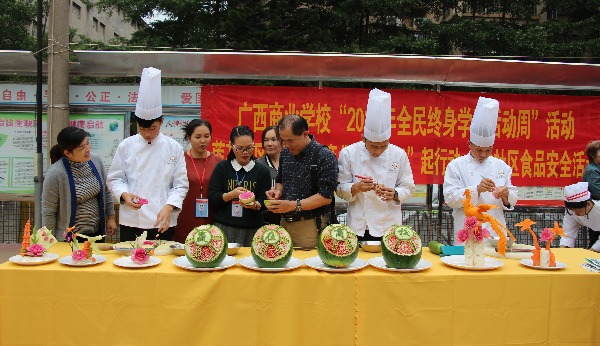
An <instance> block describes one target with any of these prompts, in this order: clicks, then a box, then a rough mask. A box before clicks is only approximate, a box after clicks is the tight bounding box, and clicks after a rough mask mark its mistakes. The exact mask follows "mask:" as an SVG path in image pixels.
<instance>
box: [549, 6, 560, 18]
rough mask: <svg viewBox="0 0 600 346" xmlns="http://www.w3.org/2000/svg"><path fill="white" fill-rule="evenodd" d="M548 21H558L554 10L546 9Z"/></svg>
mask: <svg viewBox="0 0 600 346" xmlns="http://www.w3.org/2000/svg"><path fill="white" fill-rule="evenodd" d="M548 19H558V11H557V10H556V8H548Z"/></svg>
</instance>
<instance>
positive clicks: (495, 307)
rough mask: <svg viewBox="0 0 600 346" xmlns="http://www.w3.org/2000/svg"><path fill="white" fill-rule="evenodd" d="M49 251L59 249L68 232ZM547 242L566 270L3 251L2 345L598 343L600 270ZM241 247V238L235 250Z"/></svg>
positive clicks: (436, 261)
mask: <svg viewBox="0 0 600 346" xmlns="http://www.w3.org/2000/svg"><path fill="white" fill-rule="evenodd" d="M50 251H51V252H54V253H58V254H59V255H61V256H66V255H67V254H69V253H70V249H69V247H68V245H67V244H58V245H55V246H54V247H52V248H51V249H50ZM554 251H555V254H556V257H557V260H559V261H561V262H564V263H566V264H567V266H568V267H567V268H566V269H563V270H557V271H547V270H544V271H543V270H535V269H530V268H527V267H524V266H522V265H520V264H519V261H518V260H509V259H506V260H503V262H504V265H503V266H502V267H501V268H498V269H494V270H491V271H466V270H460V269H455V268H451V267H448V266H446V265H445V264H443V263H442V262H441V261H440V258H439V257H437V256H435V255H433V254H431V253H429V251H428V250H427V249H426V248H425V249H424V253H423V258H425V259H427V260H429V261H430V262H432V263H433V266H432V267H431V268H429V269H427V270H425V271H422V272H418V273H390V272H386V271H383V270H379V269H376V268H373V267H367V268H364V269H362V270H360V271H357V272H352V273H328V272H321V271H316V270H314V269H312V268H309V267H306V266H303V267H301V268H299V269H296V270H293V271H289V272H280V273H262V272H257V271H253V270H249V269H245V268H243V267H241V266H240V265H239V264H237V265H235V266H234V267H232V268H229V269H226V270H223V271H216V272H191V271H187V270H184V269H180V268H178V267H176V266H175V265H174V264H173V263H172V261H173V259H174V258H175V256H172V255H170V256H162V257H161V259H162V263H161V264H159V265H158V266H156V267H151V268H145V269H124V268H120V267H116V266H115V265H113V264H112V261H113V260H114V259H116V258H117V257H118V256H117V255H115V254H113V253H112V252H102V253H101V254H102V255H104V256H106V257H107V260H106V262H104V263H101V264H98V265H95V266H90V267H78V268H74V267H69V266H65V265H62V264H60V263H58V261H56V262H53V263H50V264H45V265H39V266H20V265H16V264H14V263H10V262H7V263H4V264H2V265H0V322H1V323H0V345H109V344H110V345H174V344H177V345H215V344H220V345H233V344H238V345H254V344H256V345H306V344H308V345H369V346H370V345H411V344H421V345H423V344H426V345H431V344H439V345H449V344H456V345H481V344H483V343H486V344H511V345H532V344H537V345H542V344H579V345H592V344H600V274H598V273H590V272H587V271H586V270H584V269H583V268H581V267H580V266H579V264H580V263H583V258H584V257H588V258H600V255H598V254H597V253H593V252H591V251H587V250H583V249H555V250H554ZM249 255H250V251H249V249H248V248H242V249H241V251H240V252H239V253H238V254H237V255H236V256H235V257H236V258H237V259H241V258H243V257H246V256H249ZM380 255H381V254H380V253H379V254H372V253H366V252H362V251H361V252H360V254H359V257H360V258H363V259H365V260H368V259H369V258H372V257H376V256H380ZM312 256H316V251H295V252H294V257H297V258H300V259H306V258H308V257H312ZM86 331H87V332H86Z"/></svg>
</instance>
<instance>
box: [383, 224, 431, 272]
mask: <svg viewBox="0 0 600 346" xmlns="http://www.w3.org/2000/svg"><path fill="white" fill-rule="evenodd" d="M421 250H422V248H421V237H419V234H418V233H417V232H415V230H414V229H412V227H410V226H400V225H392V227H390V228H389V229H388V230H387V231H385V233H384V234H383V237H382V239H381V252H382V255H383V260H384V261H385V264H386V265H387V266H388V267H390V268H396V269H412V268H414V267H415V266H416V265H417V263H419V260H420V259H421V253H422V251H421Z"/></svg>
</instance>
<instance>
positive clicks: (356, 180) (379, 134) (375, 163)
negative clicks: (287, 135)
mask: <svg viewBox="0 0 600 346" xmlns="http://www.w3.org/2000/svg"><path fill="white" fill-rule="evenodd" d="M391 115H392V97H391V95H390V94H389V93H387V92H384V91H381V90H379V89H373V90H371V92H370V93H369V101H368V103H367V115H366V119H365V128H364V135H363V139H362V141H360V142H356V143H354V144H352V145H350V146H347V147H345V148H344V149H342V151H341V152H340V159H339V161H338V168H339V171H340V173H339V175H338V181H339V185H338V188H337V191H336V192H337V194H338V196H340V197H341V198H343V199H344V200H346V201H348V202H349V203H348V214H347V217H346V223H347V224H348V226H349V227H350V228H352V229H353V230H354V232H356V234H357V235H358V238H359V240H361V241H362V240H381V237H382V236H383V233H384V232H385V231H386V230H387V229H388V228H389V227H390V226H392V225H394V224H396V225H401V224H402V212H401V209H400V206H401V204H402V202H404V201H405V200H407V199H408V198H410V196H412V194H413V192H414V190H415V182H414V180H413V173H412V169H411V168H410V162H409V161H408V155H407V154H406V152H405V151H404V149H402V148H400V147H398V146H395V145H393V144H390V137H391V135H392V130H391V126H392V118H391Z"/></svg>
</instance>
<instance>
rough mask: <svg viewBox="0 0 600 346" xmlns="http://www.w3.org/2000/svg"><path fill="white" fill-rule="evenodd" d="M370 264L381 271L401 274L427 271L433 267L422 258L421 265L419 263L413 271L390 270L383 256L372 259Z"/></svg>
mask: <svg viewBox="0 0 600 346" xmlns="http://www.w3.org/2000/svg"><path fill="white" fill-rule="evenodd" d="M369 264H370V265H372V266H373V267H375V268H379V269H383V270H389V271H391V272H401V273H412V272H420V271H421V270H425V269H427V268H429V267H431V262H429V261H428V260H426V259H422V258H421V259H420V260H419V263H417V265H416V266H415V267H414V268H411V269H396V268H390V267H388V266H387V265H386V264H385V260H384V259H383V256H379V257H374V258H371V259H370V260H369Z"/></svg>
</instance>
